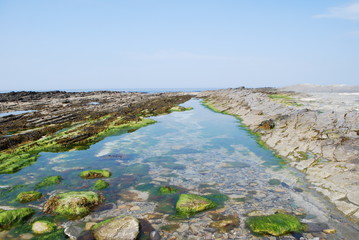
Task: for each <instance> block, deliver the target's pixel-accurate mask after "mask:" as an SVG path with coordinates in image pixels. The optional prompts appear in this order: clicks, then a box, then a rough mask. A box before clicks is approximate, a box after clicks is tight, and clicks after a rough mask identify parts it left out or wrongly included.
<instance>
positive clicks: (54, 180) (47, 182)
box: [35, 176, 62, 188]
mask: <svg viewBox="0 0 359 240" xmlns="http://www.w3.org/2000/svg"><path fill="white" fill-rule="evenodd" d="M61 180H62V177H60V176H50V177H47V178H45V179H43V180H42V181H41V182H39V183H38V184H37V185H36V186H35V188H43V187H48V186H51V185H55V184H59V183H60V182H61Z"/></svg>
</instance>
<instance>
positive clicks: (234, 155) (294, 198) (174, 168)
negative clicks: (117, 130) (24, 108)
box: [0, 100, 356, 239]
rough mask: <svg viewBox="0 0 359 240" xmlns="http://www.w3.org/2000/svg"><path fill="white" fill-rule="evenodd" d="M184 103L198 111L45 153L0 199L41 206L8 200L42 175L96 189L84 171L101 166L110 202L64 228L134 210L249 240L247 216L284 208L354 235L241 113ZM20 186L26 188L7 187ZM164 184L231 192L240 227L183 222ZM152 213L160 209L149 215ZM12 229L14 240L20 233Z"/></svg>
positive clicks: (68, 186)
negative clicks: (243, 123)
mask: <svg viewBox="0 0 359 240" xmlns="http://www.w3.org/2000/svg"><path fill="white" fill-rule="evenodd" d="M183 106H185V107H193V108H194V109H193V110H191V111H186V112H174V113H171V114H168V115H163V116H158V117H153V119H155V120H156V121H157V123H156V124H153V125H149V126H147V127H144V128H141V129H139V130H137V131H135V132H131V133H126V134H121V135H117V136H111V137H107V138H106V139H104V140H103V141H101V142H98V143H96V144H94V145H92V146H91V147H90V149H88V150H82V151H71V152H65V153H42V154H41V157H40V158H39V159H38V160H37V162H36V163H35V164H33V165H31V166H30V167H27V168H24V169H23V170H21V171H19V172H17V173H15V174H7V175H0V181H1V184H0V185H1V188H3V190H2V191H0V194H1V195H0V196H1V199H0V205H7V206H9V205H11V206H23V205H31V206H33V207H34V206H35V207H36V206H40V205H41V203H43V201H44V200H43V199H42V200H41V201H37V202H33V203H31V204H19V203H16V202H11V203H10V204H9V202H10V201H12V200H13V199H14V198H15V196H16V195H17V194H18V193H19V192H21V191H27V190H32V189H33V188H34V186H35V184H36V183H38V182H39V181H40V180H41V179H42V178H44V177H46V176H51V175H60V176H62V177H63V178H64V180H63V181H62V183H61V184H59V185H56V186H52V187H48V188H45V189H41V190H40V191H42V192H43V193H44V194H47V195H49V194H51V193H53V191H68V190H88V189H91V187H92V185H93V184H94V182H95V181H96V179H91V180H85V179H81V178H80V177H79V176H78V175H79V173H80V172H81V171H82V170H88V169H99V168H101V169H109V170H110V171H111V172H112V177H111V178H109V179H105V180H106V181H108V182H109V183H110V187H109V188H107V189H105V190H102V191H101V192H102V194H103V195H104V196H105V198H106V200H105V203H103V204H102V206H101V207H100V208H99V209H97V210H96V212H95V213H93V214H91V215H89V216H88V217H86V218H85V219H82V220H80V221H74V222H67V223H64V224H65V225H66V226H68V225H71V224H80V225H81V222H89V221H94V222H97V221H99V220H102V219H104V218H108V217H112V216H118V215H124V214H130V215H133V216H136V217H138V218H141V219H147V220H149V222H150V223H151V224H152V226H153V227H154V228H155V229H159V230H160V229H161V228H164V229H166V228H165V227H164V226H166V225H170V226H172V225H176V224H177V225H176V226H175V230H173V231H172V230H171V231H172V232H171V231H166V230H164V231H163V232H162V236H163V237H164V238H168V237H170V236H178V237H179V238H188V237H190V236H196V237H198V238H201V237H203V238H208V239H211V238H212V237H213V238H214V237H216V238H225V237H229V238H238V239H250V238H251V237H252V236H253V235H252V234H251V233H250V231H249V230H248V229H247V228H246V227H245V221H244V219H245V216H246V214H248V213H250V212H253V211H261V213H274V212H277V211H286V212H289V213H296V214H299V215H301V216H302V217H301V218H302V221H303V222H312V223H323V222H325V223H326V224H329V226H328V227H331V228H336V229H338V231H339V232H338V234H335V235H333V236H326V235H323V234H322V233H320V232H319V233H308V234H307V235H305V236H306V237H315V236H319V237H324V238H327V239H341V238H342V236H344V235H343V234H344V233H341V232H340V225H341V224H344V223H345V225H348V226H349V227H348V229H346V231H347V232H349V234H351V232H353V233H355V232H356V230H355V229H352V228H351V224H350V223H349V222H348V221H347V219H345V218H344V217H343V216H341V215H340V213H337V212H336V211H335V210H334V209H333V208H332V206H331V205H330V204H328V205H326V202H325V201H324V202H323V201H322V200H321V199H320V196H316V195H315V194H314V193H312V192H311V190H310V189H308V188H307V185H306V183H305V181H304V180H303V176H302V174H300V173H299V172H297V171H295V170H293V169H289V168H286V167H285V165H283V161H282V159H280V158H277V157H276V156H275V155H274V154H273V153H272V152H271V151H269V150H267V149H265V148H263V147H261V146H260V145H259V144H258V143H257V142H256V137H255V136H253V135H251V134H250V133H249V132H248V131H246V130H245V128H243V127H241V126H240V122H239V120H237V119H236V118H235V117H233V116H229V115H224V114H219V113H215V112H212V111H210V110H209V109H207V108H205V107H204V106H202V105H201V103H200V101H199V100H190V101H188V102H187V103H185V104H183ZM273 179H277V180H273ZM278 180H279V181H278ZM17 184H23V185H25V186H23V187H19V188H17V189H13V190H12V191H10V192H9V191H8V190H9V189H10V188H9V187H11V186H14V185H17ZM166 185H171V186H175V187H176V188H178V189H179V192H178V194H179V193H181V192H184V193H194V194H200V195H207V196H209V197H212V198H214V199H216V198H217V199H216V200H218V199H219V198H221V197H223V195H220V194H224V195H226V196H228V197H229V199H228V200H227V201H225V202H223V201H221V200H220V199H219V201H218V203H219V204H220V207H219V208H217V210H216V211H217V213H220V214H221V215H236V216H238V217H239V218H240V219H241V222H240V226H237V227H236V228H234V229H232V230H231V231H230V232H229V233H219V232H213V230H210V231H208V226H209V224H210V223H211V222H212V221H213V219H212V218H211V217H210V215H209V212H204V213H200V214H197V215H195V216H193V217H192V218H189V219H180V220H178V218H176V212H175V208H174V205H175V201H176V199H177V197H178V194H175V195H173V196H160V195H159V194H158V193H156V189H157V190H158V187H160V186H166ZM39 208H40V207H39ZM152 213H157V214H158V215H157V216H156V217H153V216H152V217H150V215H149V214H152ZM39 214H41V213H38V215H39ZM330 214H331V216H330ZM152 215H153V214H152ZM333 219H335V220H333ZM10 234H12V236H13V237H15V238H16V233H10ZM216 234H217V235H216ZM226 234H227V235H226ZM345 234H347V233H345ZM289 239H295V237H292V236H290V238H289Z"/></svg>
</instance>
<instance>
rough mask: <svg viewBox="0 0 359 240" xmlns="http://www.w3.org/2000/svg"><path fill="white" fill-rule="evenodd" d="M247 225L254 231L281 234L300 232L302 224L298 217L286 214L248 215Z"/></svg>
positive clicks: (274, 234)
mask: <svg viewBox="0 0 359 240" xmlns="http://www.w3.org/2000/svg"><path fill="white" fill-rule="evenodd" d="M247 225H248V226H249V228H250V229H251V230H252V232H254V233H260V234H270V235H273V236H281V235H284V234H287V233H291V232H300V231H302V230H303V225H302V224H301V223H300V222H299V220H298V218H297V217H295V216H292V215H288V214H281V213H278V214H273V215H269V216H253V217H248V219H247Z"/></svg>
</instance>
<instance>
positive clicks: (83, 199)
mask: <svg viewBox="0 0 359 240" xmlns="http://www.w3.org/2000/svg"><path fill="white" fill-rule="evenodd" d="M102 200H103V199H102V197H101V196H100V195H98V194H97V193H95V192H92V191H81V192H66V193H61V194H58V195H57V196H52V197H51V198H50V199H49V200H48V201H47V202H46V204H45V206H44V212H45V213H56V214H59V215H62V216H65V217H67V218H69V219H76V218H81V217H84V216H86V215H87V214H89V213H90V211H91V210H92V209H93V208H94V207H96V206H97V205H99V204H100V203H101V202H102Z"/></svg>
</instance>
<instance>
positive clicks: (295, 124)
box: [197, 88, 359, 222]
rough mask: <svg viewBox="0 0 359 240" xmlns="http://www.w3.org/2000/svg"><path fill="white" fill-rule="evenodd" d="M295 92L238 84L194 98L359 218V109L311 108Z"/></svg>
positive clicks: (349, 213)
mask: <svg viewBox="0 0 359 240" xmlns="http://www.w3.org/2000/svg"><path fill="white" fill-rule="evenodd" d="M296 95H298V93H294V92H281V91H279V90H277V89H272V88H267V89H244V88H238V89H224V90H216V91H206V92H201V93H199V94H198V96H197V97H200V98H202V99H204V100H205V101H206V103H207V104H208V105H210V108H212V109H214V110H216V111H218V112H222V113H226V114H231V115H235V116H237V117H238V118H239V119H241V122H242V123H243V124H244V125H245V126H246V127H247V128H248V130H250V131H251V132H252V133H253V134H255V135H257V136H258V137H259V139H258V141H259V143H260V144H261V145H265V146H266V147H268V148H270V149H272V150H273V151H274V152H275V153H276V154H278V155H279V156H280V157H282V158H284V159H286V160H287V161H288V164H289V165H290V166H291V167H294V168H296V169H298V170H300V171H301V172H303V173H304V174H305V176H306V177H305V178H306V179H307V180H308V182H309V183H311V184H312V185H313V188H314V189H315V190H316V191H317V192H319V193H321V194H323V195H325V196H326V197H327V198H328V199H329V200H330V201H331V202H332V203H334V204H335V206H336V207H337V208H338V209H339V210H340V211H341V212H343V213H344V214H345V215H346V216H348V217H349V218H350V219H351V220H353V221H354V222H358V218H359V211H358V209H359V202H358V199H359V197H358V196H357V195H358V193H359V186H358V184H357V183H358V181H359V176H358V174H357V171H358V170H359V169H358V165H357V161H358V158H357V156H358V152H359V146H358V143H357V142H358V135H357V131H358V129H357V123H358V120H359V113H358V112H357V111H345V112H344V113H343V112H340V111H338V112H335V111H331V112H319V111H316V110H310V109H307V108H304V106H303V104H301V103H300V101H297V100H296V99H297V98H296V97H295V96H296ZM339 123H340V126H338V125H339Z"/></svg>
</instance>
